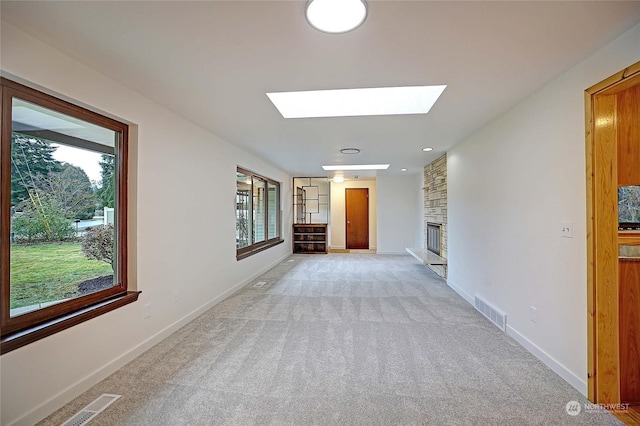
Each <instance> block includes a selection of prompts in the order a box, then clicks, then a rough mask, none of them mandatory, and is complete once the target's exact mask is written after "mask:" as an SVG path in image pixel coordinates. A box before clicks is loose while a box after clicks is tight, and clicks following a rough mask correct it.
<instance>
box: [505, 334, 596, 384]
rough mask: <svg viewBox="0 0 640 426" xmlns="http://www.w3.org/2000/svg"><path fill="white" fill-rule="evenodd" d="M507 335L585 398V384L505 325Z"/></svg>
mask: <svg viewBox="0 0 640 426" xmlns="http://www.w3.org/2000/svg"><path fill="white" fill-rule="evenodd" d="M507 335H509V336H511V337H512V338H513V340H515V341H516V342H518V343H519V344H520V345H521V346H522V347H524V348H525V349H526V350H528V351H529V352H531V353H532V354H533V355H534V356H535V357H536V358H538V359H539V360H540V361H542V362H543V363H544V364H545V365H546V366H547V367H549V368H550V369H551V370H553V371H554V372H555V373H556V374H557V375H558V376H560V377H562V378H563V379H564V380H565V381H566V382H567V383H569V384H570V385H571V386H573V387H574V388H576V389H577V390H578V392H580V393H581V394H582V395H584V396H587V382H585V381H584V380H582V379H581V378H580V377H578V376H576V375H575V374H574V373H573V372H572V371H571V370H569V369H568V368H567V367H565V366H564V365H562V364H561V363H560V362H558V361H557V360H556V359H555V358H553V357H552V356H551V355H549V354H548V353H546V352H545V351H544V350H543V349H542V348H540V347H538V346H537V345H536V344H535V343H533V342H532V341H531V340H529V339H527V338H526V337H525V336H523V335H522V334H520V332H519V331H518V330H516V329H515V328H513V327H511V326H510V325H508V324H507Z"/></svg>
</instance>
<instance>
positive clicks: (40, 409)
mask: <svg viewBox="0 0 640 426" xmlns="http://www.w3.org/2000/svg"><path fill="white" fill-rule="evenodd" d="M289 256H291V253H287V254H286V255H284V256H282V257H281V258H280V259H278V260H276V261H275V262H273V263H271V264H270V265H268V266H266V267H264V268H262V269H261V270H259V271H257V272H255V273H253V274H251V275H250V276H249V277H247V278H245V279H244V280H242V281H241V282H239V283H237V284H235V285H234V286H233V287H231V288H229V289H228V290H226V291H224V292H223V293H222V294H220V295H218V296H216V297H214V298H213V299H211V300H210V301H208V302H207V303H205V304H203V305H201V306H200V307H198V308H196V309H195V310H193V311H191V312H190V313H188V314H187V315H185V316H183V317H182V318H180V319H179V320H177V321H175V322H173V323H172V324H169V325H168V326H167V327H165V328H164V329H162V330H160V331H159V332H157V333H156V334H154V335H152V336H151V337H149V338H148V339H146V340H144V341H142V342H141V343H139V344H138V345H136V346H134V347H133V348H131V349H130V350H128V351H127V352H125V353H123V354H122V355H120V356H119V357H117V358H115V359H114V360H112V361H110V362H109V363H107V364H105V365H104V366H102V367H100V368H98V369H97V370H95V371H94V372H93V373H90V374H89V375H87V376H86V377H84V378H83V379H80V380H78V381H77V382H75V383H73V384H72V385H71V386H69V387H67V388H66V389H64V390H63V391H61V392H59V393H58V394H56V395H54V396H53V397H51V398H49V399H48V400H46V401H45V402H43V403H42V404H40V405H38V406H37V407H35V408H34V409H32V410H31V411H29V412H27V413H25V414H24V415H22V416H21V417H19V418H18V419H17V420H14V421H13V422H11V423H9V424H8V425H7V426H14V425H15V426H22V425H25V426H28V425H34V424H36V423H38V422H40V421H41V420H43V419H44V418H46V417H47V416H49V415H50V414H51V413H53V412H55V411H56V410H58V409H60V408H61V407H63V406H64V405H65V404H67V403H68V402H69V401H71V400H73V399H74V398H77V397H78V396H80V395H82V394H83V393H84V392H86V391H88V390H89V389H91V388H92V387H93V386H95V385H96V384H98V383H99V382H101V381H102V380H104V379H106V378H107V377H109V376H110V375H111V374H113V373H115V372H116V371H118V370H119V369H120V368H122V367H124V366H125V365H126V364H127V363H129V362H131V361H133V360H134V359H135V358H136V357H138V356H140V355H142V354H143V353H144V352H146V351H147V350H149V349H151V348H152V347H153V346H155V345H157V344H158V343H160V342H161V341H162V340H164V339H165V338H167V337H169V336H170V335H171V334H173V333H175V332H176V331H178V330H179V329H180V328H182V327H183V326H185V325H187V324H188V323H189V322H191V321H193V320H194V319H196V318H197V317H198V316H200V315H201V314H203V313H204V312H206V311H208V310H209V309H211V308H212V307H213V306H215V305H217V304H218V303H220V302H222V301H223V300H225V299H226V298H228V297H229V296H231V295H232V294H234V293H236V292H237V291H238V290H240V289H241V288H242V287H244V286H245V285H247V284H248V283H249V282H251V281H252V280H253V279H255V278H257V277H259V276H260V275H262V274H263V273H265V272H267V271H268V270H269V269H271V268H273V267H274V266H276V265H277V264H278V263H280V262H282V261H283V260H285V259H286V258H288V257H289Z"/></svg>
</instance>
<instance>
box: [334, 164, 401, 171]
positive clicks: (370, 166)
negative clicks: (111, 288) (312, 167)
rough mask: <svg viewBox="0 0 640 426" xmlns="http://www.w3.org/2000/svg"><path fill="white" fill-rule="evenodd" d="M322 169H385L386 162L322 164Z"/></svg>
mask: <svg viewBox="0 0 640 426" xmlns="http://www.w3.org/2000/svg"><path fill="white" fill-rule="evenodd" d="M322 168H323V169H324V170H387V169H388V168H389V165H388V164H343V165H340V166H322Z"/></svg>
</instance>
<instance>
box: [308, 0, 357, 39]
mask: <svg viewBox="0 0 640 426" xmlns="http://www.w3.org/2000/svg"><path fill="white" fill-rule="evenodd" d="M305 15H306V17H307V22H309V24H310V25H311V26H312V27H313V28H315V29H317V30H318V31H322V32H325V33H331V34H341V33H346V32H349V31H352V30H355V29H356V28H358V27H359V26H360V25H362V23H363V22H364V21H365V20H366V19H367V3H366V2H365V1H364V0H310V1H309V2H308V3H307V10H306V12H305Z"/></svg>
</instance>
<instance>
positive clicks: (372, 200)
mask: <svg viewBox="0 0 640 426" xmlns="http://www.w3.org/2000/svg"><path fill="white" fill-rule="evenodd" d="M346 188H368V189H369V248H370V249H372V250H375V249H376V248H377V246H378V214H377V212H376V205H377V201H376V199H377V195H376V181H375V178H373V179H359V180H348V181H344V182H342V183H335V182H333V181H331V189H330V191H329V192H330V193H331V194H330V196H331V205H330V207H329V210H330V214H331V217H330V221H331V222H330V231H329V232H330V233H331V239H330V241H331V247H330V248H332V249H338V250H341V249H344V248H345V247H346V228H345V224H344V221H345V198H344V197H345V191H344V190H345V189H346Z"/></svg>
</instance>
